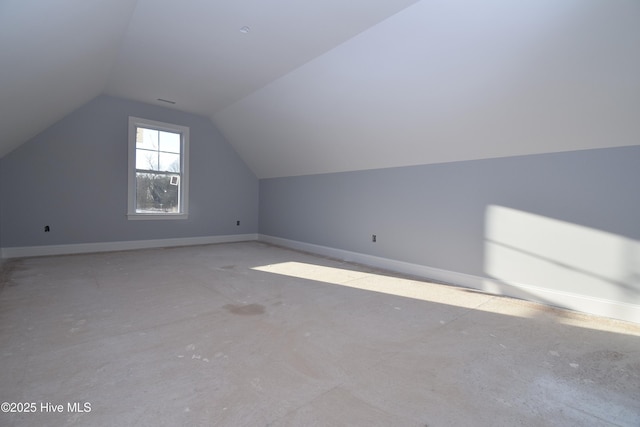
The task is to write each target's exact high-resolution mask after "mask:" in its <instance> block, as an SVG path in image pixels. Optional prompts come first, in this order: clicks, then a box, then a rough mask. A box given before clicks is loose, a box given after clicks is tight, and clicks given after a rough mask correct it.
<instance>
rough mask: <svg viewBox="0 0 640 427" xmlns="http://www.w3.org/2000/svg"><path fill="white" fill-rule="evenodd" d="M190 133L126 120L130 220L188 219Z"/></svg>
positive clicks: (140, 121) (148, 121) (166, 125)
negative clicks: (127, 122) (127, 130)
mask: <svg viewBox="0 0 640 427" xmlns="http://www.w3.org/2000/svg"><path fill="white" fill-rule="evenodd" d="M188 143H189V129H188V128H186V127H183V126H177V125H172V124H169V123H161V122H155V121H151V120H146V119H139V118H135V117H130V118H129V207H128V217H129V218H130V219H179V218H186V216H187V194H188V191H187V190H188V188H187V181H188V180H187V174H186V172H187V167H188V146H189V145H188Z"/></svg>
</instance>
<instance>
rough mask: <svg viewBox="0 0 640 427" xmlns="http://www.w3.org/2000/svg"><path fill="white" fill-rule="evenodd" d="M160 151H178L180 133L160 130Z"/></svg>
mask: <svg viewBox="0 0 640 427" xmlns="http://www.w3.org/2000/svg"><path fill="white" fill-rule="evenodd" d="M160 151H168V152H169V153H180V134H179V133H173V132H163V131H160Z"/></svg>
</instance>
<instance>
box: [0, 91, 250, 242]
mask: <svg viewBox="0 0 640 427" xmlns="http://www.w3.org/2000/svg"><path fill="white" fill-rule="evenodd" d="M128 116H136V117H142V118H147V119H151V120H158V121H163V122H170V123H174V124H178V125H183V126H188V127H189V128H190V187H189V205H190V206H189V218H188V219H187V220H159V221H132V220H127V217H126V213H127V147H128V140H127V127H128ZM1 164H2V168H1V169H0V174H1V175H0V176H1V182H2V187H1V191H2V207H3V209H4V210H0V212H2V216H1V218H0V230H1V233H2V234H1V236H2V247H7V248H8V247H23V246H39V245H54V244H72V243H91V242H112V241H126V240H147V239H163V238H180V237H197V236H215V235H230V234H243V233H255V232H257V229H258V207H257V204H258V180H257V178H256V177H255V175H254V174H253V173H252V172H251V171H250V170H249V169H248V168H247V167H246V165H245V164H244V163H243V162H242V160H241V159H240V158H239V156H238V155H237V153H236V152H235V151H234V150H233V149H232V148H231V146H230V145H228V144H227V143H226V141H225V140H224V138H223V137H222V136H221V134H220V133H219V132H218V131H217V129H216V128H215V127H214V125H213V124H212V123H211V121H210V120H209V119H208V118H205V117H202V116H196V115H192V114H187V113H182V112H179V111H176V110H172V109H167V108H163V107H158V106H153V105H149V104H143V103H138V102H133V101H128V100H124V99H119V98H113V97H108V96H99V97H97V98H96V99H94V100H93V101H91V102H89V103H88V104H86V105H84V106H83V107H81V108H79V109H78V110H76V111H75V112H73V113H72V114H70V115H69V116H67V117H66V118H64V119H63V120H61V121H59V122H57V123H56V124H55V125H53V126H51V127H50V128H48V129H47V130H45V131H44V132H42V133H41V134H39V135H38V136H36V137H35V138H33V139H31V140H30V141H28V142H26V143H25V144H23V145H22V146H20V147H19V148H18V149H16V150H14V151H13V152H11V153H10V154H8V155H7V156H5V157H4V158H3V159H2V160H1ZM236 220H240V221H241V226H239V227H237V226H236ZM45 225H49V226H50V227H51V232H49V233H44V232H43V230H44V226H45Z"/></svg>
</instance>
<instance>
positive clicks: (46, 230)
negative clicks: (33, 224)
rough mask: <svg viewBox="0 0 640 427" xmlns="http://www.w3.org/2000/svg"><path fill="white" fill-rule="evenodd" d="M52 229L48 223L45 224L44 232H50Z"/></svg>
mask: <svg viewBox="0 0 640 427" xmlns="http://www.w3.org/2000/svg"><path fill="white" fill-rule="evenodd" d="M50 231H51V228H50V227H49V226H48V225H45V226H44V232H45V233H48V232H50Z"/></svg>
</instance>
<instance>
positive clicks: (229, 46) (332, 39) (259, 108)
mask: <svg viewBox="0 0 640 427" xmlns="http://www.w3.org/2000/svg"><path fill="white" fill-rule="evenodd" d="M243 26H248V27H250V29H251V30H250V32H249V33H247V34H244V33H242V32H240V28H241V27H243ZM101 93H105V94H109V95H114V96H120V97H124V98H129V99H134V100H139V101H143V102H148V103H153V104H160V105H166V104H162V103H159V102H158V101H157V98H164V99H169V100H172V101H175V102H176V104H175V105H174V106H173V107H172V108H177V109H181V110H184V111H189V112H193V113H197V114H201V115H204V116H207V117H210V118H211V119H212V120H213V122H214V123H215V124H216V125H217V126H218V128H219V129H220V130H221V131H222V132H223V134H224V135H225V137H226V138H227V139H228V141H229V142H230V143H231V144H232V145H233V146H234V148H235V149H236V150H237V151H238V153H239V154H240V155H241V156H242V157H243V159H244V160H245V161H246V162H247V164H248V165H249V166H250V167H251V168H252V170H253V171H254V172H255V174H256V175H257V176H258V177H260V178H266V177H277V176H291V175H302V174H311V173H324V172H336V171H346V170H359V169H370V168H380V167H392V166H403V165H412V164H426V163H437V162H447V161H455V160H466V159H479V158H487V157H501V156H511V155H519V154H530V153H541V152H555V151H566V150H575V149H585V148H598V147H608V146H622V145H635V144H640V1H637V0H616V1H611V0H521V1H518V2H514V1H512V0H483V1H476V0H422V1H416V0H305V1H300V0H271V1H268V2H267V1H264V0H236V1H229V0H217V1H214V0H181V1H175V0H137V1H136V0H92V1H90V2H89V1H86V0H33V1H25V0H0V99H1V100H2V101H3V102H2V103H0V108H1V110H0V135H2V136H1V137H0V156H1V155H4V154H6V153H8V152H9V151H11V150H12V149H13V148H15V147H16V146H18V145H19V144H21V143H22V142H24V141H26V140H28V139H29V138H31V137H32V136H34V135H36V134H37V133H38V132H40V131H42V130H43V129H45V128H46V127H48V126H50V125H51V124H53V123H55V122H56V121H57V120H59V119H60V118H62V117H64V116H65V115H66V114H68V113H70V112H71V111H73V110H74V109H76V108H78V107H79V106H81V105H82V104H83V103H85V102H87V101H89V100H91V99H92V98H94V97H95V96H97V95H99V94H101Z"/></svg>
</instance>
